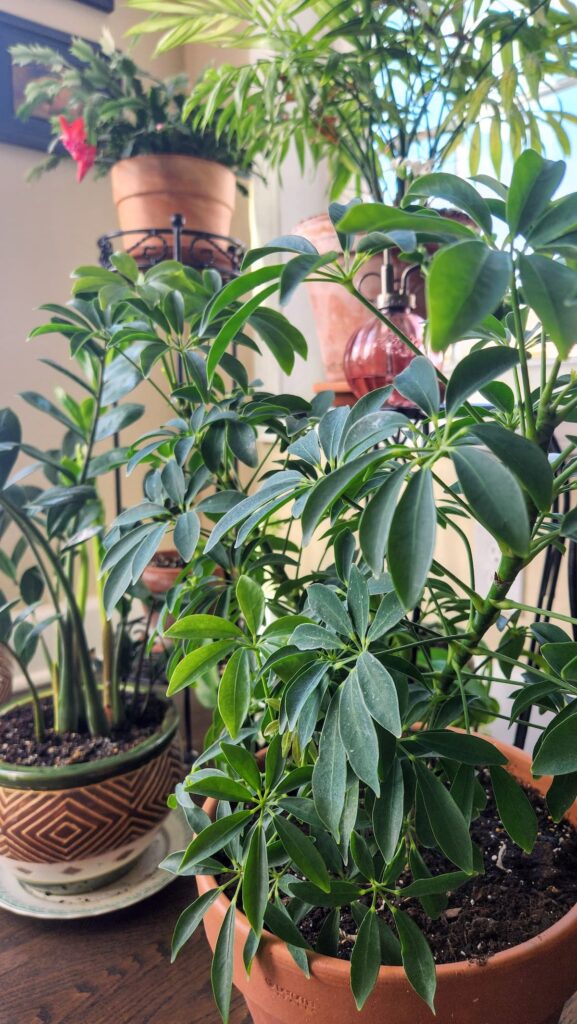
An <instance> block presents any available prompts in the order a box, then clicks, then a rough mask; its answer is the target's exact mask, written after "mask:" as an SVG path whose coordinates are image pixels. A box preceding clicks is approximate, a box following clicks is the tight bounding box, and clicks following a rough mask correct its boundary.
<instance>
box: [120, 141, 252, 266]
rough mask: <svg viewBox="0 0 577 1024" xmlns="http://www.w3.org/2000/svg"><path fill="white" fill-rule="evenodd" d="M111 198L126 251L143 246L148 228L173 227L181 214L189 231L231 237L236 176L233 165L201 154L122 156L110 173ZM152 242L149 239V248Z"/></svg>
mask: <svg viewBox="0 0 577 1024" xmlns="http://www.w3.org/2000/svg"><path fill="white" fill-rule="evenodd" d="M110 177H111V181H112V198H113V200H114V205H115V206H116V212H117V216H118V223H119V225H120V230H121V231H129V232H133V234H129V235H128V236H127V237H126V238H124V239H123V240H122V241H123V243H124V245H125V247H126V248H127V249H132V248H133V247H134V246H135V245H137V246H138V245H139V244H140V245H142V244H143V239H144V237H145V236H143V235H142V234H140V233H141V232H142V229H143V228H165V229H166V228H170V224H171V218H172V216H173V214H175V213H180V214H182V215H183V217H184V220H185V227H186V228H187V229H188V230H190V231H203V232H207V233H208V234H214V235H229V234H230V224H231V220H232V215H233V212H234V206H235V198H236V178H235V176H234V174H233V172H232V171H231V170H230V168H229V167H224V166H223V164H218V163H215V162H214V161H213V160H203V159H201V158H200V157H196V156H180V155H178V154H175V153H166V154H158V155H153V154H148V155H146V156H135V157H131V158H130V159H129V160H119V161H118V163H116V164H114V166H113V167H112V170H111V172H110ZM151 245H153V240H151V239H147V240H146V246H147V248H150V246H151Z"/></svg>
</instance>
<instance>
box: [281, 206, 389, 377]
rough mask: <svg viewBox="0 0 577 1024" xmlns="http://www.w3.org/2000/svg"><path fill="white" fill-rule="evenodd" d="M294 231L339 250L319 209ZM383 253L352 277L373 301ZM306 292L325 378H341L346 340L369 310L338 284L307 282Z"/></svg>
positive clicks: (323, 248)
mask: <svg viewBox="0 0 577 1024" xmlns="http://www.w3.org/2000/svg"><path fill="white" fill-rule="evenodd" d="M295 233H296V234H297V235H302V236H303V237H304V238H307V239H308V240H309V242H312V244H313V245H314V246H315V247H316V248H317V249H318V251H319V252H320V253H327V252H331V251H332V250H333V249H335V250H336V251H337V252H338V251H340V245H339V241H338V238H337V234H336V231H335V229H334V228H333V225H332V223H331V220H330V218H329V216H328V214H325V213H321V214H319V216H318V217H309V219H308V220H303V221H301V223H300V224H298V225H297V227H296V228H295ZM382 263H383V257H382V255H381V254H380V253H379V254H377V255H376V256H373V257H372V258H371V259H370V260H369V262H368V263H367V264H365V266H364V267H363V269H362V271H361V273H360V274H359V275H358V278H357V279H356V281H355V284H356V286H357V288H359V289H361V290H362V293H363V295H365V296H366V298H367V299H369V300H370V301H371V302H374V301H375V299H376V298H377V295H378V294H379V292H380V289H381V266H382ZM306 287H307V293H308V296H309V299H310V303H311V306H312V311H313V317H314V321H315V327H316V332H317V338H318V342H319V347H320V350H321V358H322V361H323V365H324V368H325V377H326V380H327V381H329V382H330V381H342V380H343V379H344V370H343V360H344V355H345V348H346V347H347V342H348V340H349V338H350V336H351V334H353V332H354V331H357V330H358V329H359V327H361V326H362V324H364V323H365V322H366V321H367V319H368V318H369V316H370V314H369V312H368V310H367V308H366V307H365V306H363V305H362V303H360V302H359V301H358V299H355V297H354V295H349V293H348V292H347V291H346V290H345V289H344V288H343V287H342V286H341V285H338V284H328V283H325V282H324V281H323V282H320V283H318V284H315V283H308V284H307V286H306Z"/></svg>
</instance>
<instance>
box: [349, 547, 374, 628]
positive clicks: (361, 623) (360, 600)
mask: <svg viewBox="0 0 577 1024" xmlns="http://www.w3.org/2000/svg"><path fill="white" fill-rule="evenodd" d="M347 606H348V609H349V614H350V616H351V618H352V620H353V623H354V626H355V629H356V632H357V636H359V637H360V638H361V640H362V639H364V637H365V634H366V632H367V627H368V624H369V588H368V586H367V581H366V580H365V577H364V576H363V574H362V572H361V571H360V569H359V568H358V567H357V566H356V565H351V568H350V572H349V580H348V590H347Z"/></svg>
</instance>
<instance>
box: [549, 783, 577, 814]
mask: <svg viewBox="0 0 577 1024" xmlns="http://www.w3.org/2000/svg"><path fill="white" fill-rule="evenodd" d="M576 799H577V771H575V772H571V773H570V774H568V775H557V776H556V777H555V778H554V779H553V781H552V783H551V785H550V786H549V789H548V790H547V806H548V808H549V811H550V812H551V817H552V818H553V821H561V819H562V818H563V817H564V816H565V815H566V813H567V811H568V810H569V808H570V807H571V806H572V805H573V803H574V802H575V800H576Z"/></svg>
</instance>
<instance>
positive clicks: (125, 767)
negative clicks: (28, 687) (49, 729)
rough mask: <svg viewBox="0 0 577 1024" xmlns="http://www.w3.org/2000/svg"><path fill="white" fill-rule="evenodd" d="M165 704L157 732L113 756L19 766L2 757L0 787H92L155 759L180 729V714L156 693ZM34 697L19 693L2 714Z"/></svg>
mask: <svg viewBox="0 0 577 1024" xmlns="http://www.w3.org/2000/svg"><path fill="white" fill-rule="evenodd" d="M50 694H51V691H50V690H44V691H41V692H40V697H46V696H50ZM156 696H157V697H158V699H159V700H160V701H162V703H163V704H164V705H165V706H166V712H165V715H164V718H163V720H162V722H161V723H160V725H159V726H158V728H157V729H156V731H155V732H153V733H152V735H151V736H147V737H146V739H143V740H142V742H141V743H137V744H136V746H134V747H131V749H130V750H123V751H121V753H119V754H114V755H113V756H112V757H102V758H100V760H98V761H86V762H83V763H82V764H65V765H42V766H38V765H18V764H12V763H11V762H10V761H1V760H0V787H5V788H6V789H23V790H27V789H31V790H39V789H41V790H59V789H77V788H78V787H80V786H89V785H92V784H94V783H96V782H103V781H104V779H109V778H113V777H114V776H117V775H126V774H127V773H128V772H131V771H134V769H135V768H140V767H142V765H144V764H147V763H148V762H149V761H152V760H154V758H156V757H158V755H159V754H162V753H163V751H164V750H166V748H167V747H168V746H170V744H171V743H172V740H173V739H174V735H175V733H176V730H177V729H178V723H179V714H178V711H177V709H176V707H175V705H174V704H173V703H172V701H170V700H168V698H167V697H165V696H164V695H163V694H156ZM30 702H31V698H30V697H29V695H28V694H27V693H20V694H18V695H17V696H16V697H13V698H12V700H10V701H8V703H6V704H3V705H2V706H1V707H0V716H2V715H4V714H5V713H6V712H7V711H9V710H10V709H11V708H13V707H16V706H18V705H19V704H29V703H30Z"/></svg>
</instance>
